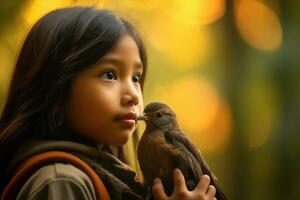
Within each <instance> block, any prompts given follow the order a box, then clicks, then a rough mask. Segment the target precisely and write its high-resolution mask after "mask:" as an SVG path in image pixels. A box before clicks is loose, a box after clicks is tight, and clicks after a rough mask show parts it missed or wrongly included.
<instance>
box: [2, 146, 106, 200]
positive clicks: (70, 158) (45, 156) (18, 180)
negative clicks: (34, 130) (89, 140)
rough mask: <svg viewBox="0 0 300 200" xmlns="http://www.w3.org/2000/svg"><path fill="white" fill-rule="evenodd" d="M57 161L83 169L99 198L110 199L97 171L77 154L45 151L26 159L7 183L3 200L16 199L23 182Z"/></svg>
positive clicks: (102, 199)
mask: <svg viewBox="0 0 300 200" xmlns="http://www.w3.org/2000/svg"><path fill="white" fill-rule="evenodd" d="M55 162H61V163H69V164H72V165H74V166H75V167H77V168H78V169H80V170H82V171H83V172H84V173H86V174H87V176H88V177H89V178H90V179H91V181H92V183H93V185H94V189H95V193H96V197H97V199H101V200H110V197H109V194H108V192H107V190H106V188H105V186H104V184H103V182H102V180H101V179H100V177H99V176H98V175H97V174H96V172H95V171H94V170H93V169H92V168H91V167H90V166H89V165H88V164H87V163H85V162H84V161H83V160H81V159H80V158H78V157H77V156H74V155H73V154H71V153H67V152H63V151H48V152H43V153H40V154H37V155H34V156H32V157H30V158H28V159H27V160H25V161H24V162H23V163H22V164H21V165H20V167H19V168H18V169H17V170H16V173H15V174H14V176H13V177H12V178H11V179H10V181H9V183H8V184H7V185H6V187H5V189H4V190H3V193H2V194H1V200H10V199H15V198H16V195H17V194H18V192H19V190H20V189H21V187H22V186H23V184H24V183H25V182H26V180H27V179H28V178H30V176H31V175H32V174H33V173H34V172H35V171H36V170H38V169H39V168H41V167H42V166H44V165H48V164H52V163H55Z"/></svg>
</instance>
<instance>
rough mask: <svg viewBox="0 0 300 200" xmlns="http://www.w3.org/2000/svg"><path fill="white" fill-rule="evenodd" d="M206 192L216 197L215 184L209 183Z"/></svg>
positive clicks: (209, 195)
mask: <svg viewBox="0 0 300 200" xmlns="http://www.w3.org/2000/svg"><path fill="white" fill-rule="evenodd" d="M206 194H207V196H208V197H214V196H215V195H216V188H215V187H214V186H213V185H209V186H208V189H207V192H206Z"/></svg>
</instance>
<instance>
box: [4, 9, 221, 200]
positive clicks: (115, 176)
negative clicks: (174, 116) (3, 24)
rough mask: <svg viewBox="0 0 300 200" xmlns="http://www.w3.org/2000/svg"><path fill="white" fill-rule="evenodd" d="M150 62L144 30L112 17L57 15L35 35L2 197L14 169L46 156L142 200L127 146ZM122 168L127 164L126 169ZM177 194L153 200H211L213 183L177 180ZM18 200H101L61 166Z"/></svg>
mask: <svg viewBox="0 0 300 200" xmlns="http://www.w3.org/2000/svg"><path fill="white" fill-rule="evenodd" d="M146 68H147V57H146V52H145V49H144V45H143V42H142V39H141V37H140V35H139V33H138V32H137V30H136V29H135V28H134V27H133V26H132V25H131V24H130V23H129V22H127V21H126V20H124V19H122V18H120V17H118V16H116V15H115V14H113V13H112V12H110V11H107V10H98V9H96V8H93V7H69V8H63V9H58V10H55V11H52V12H50V13H49V14H47V15H45V16H44V17H42V18H41V19H40V20H39V21H38V22H37V23H36V24H35V25H34V26H33V27H32V29H31V31H30V32H29V34H28V36H27V38H26V40H25V42H24V45H23V47H22V49H21V52H20V55H19V58H18V60H17V63H16V67H15V72H14V74H13V78H12V82H11V85H10V89H9V94H8V99H7V102H6V104H5V106H4V110H3V113H2V115H1V121H0V163H1V166H0V170H1V176H0V178H1V179H0V184H1V185H0V190H1V191H2V190H3V188H4V187H5V186H6V184H7V183H8V181H9V180H10V179H11V177H12V176H13V174H14V173H16V168H18V166H19V165H20V163H22V161H24V160H25V159H27V158H29V157H30V156H33V155H35V154H37V153H40V152H46V151H49V150H59V151H65V152H70V153H72V154H73V155H75V156H77V157H79V158H80V159H81V160H83V161H84V162H86V163H87V164H88V165H89V166H90V167H91V168H92V169H93V170H94V171H95V172H96V173H97V174H98V176H99V177H100V178H101V180H102V181H103V182H104V185H105V187H106V189H107V191H108V193H109V196H110V198H111V199H144V198H145V196H146V194H145V193H146V192H145V191H144V189H143V187H142V184H140V183H139V182H137V181H136V180H135V173H134V172H133V171H131V170H130V169H129V168H128V167H127V165H125V164H124V162H125V158H124V155H123V151H122V148H121V146H122V145H123V144H125V143H126V142H127V141H128V139H129V137H130V136H131V135H132V133H134V131H135V128H136V116H137V115H139V114H140V113H142V110H143V99H142V88H143V84H144V80H145V75H146ZM121 161H123V162H121ZM174 181H175V185H176V187H175V190H174V193H173V194H172V196H171V197H167V196H166V195H165V193H164V190H163V186H162V184H161V182H160V181H159V180H156V181H155V182H154V184H153V195H154V197H155V199H187V200H188V199H199V200H201V199H214V195H215V188H214V187H213V186H210V185H209V178H208V177H207V176H203V177H201V180H200V181H199V184H198V186H197V187H196V188H195V190H193V191H188V190H187V189H186V187H185V183H184V178H183V176H182V174H181V173H180V171H179V170H175V171H174ZM15 195H16V198H17V199H96V195H95V188H94V186H93V184H92V182H91V179H90V178H89V177H88V176H87V174H86V173H85V172H83V171H82V170H80V169H79V168H77V167H75V166H74V165H72V164H68V163H60V162H55V163H53V164H49V165H46V166H43V167H41V168H39V169H37V170H36V171H35V172H34V173H33V174H32V175H30V178H28V179H27V180H26V181H25V184H24V185H22V186H21V188H20V189H19V190H18V191H17V193H16V194H15Z"/></svg>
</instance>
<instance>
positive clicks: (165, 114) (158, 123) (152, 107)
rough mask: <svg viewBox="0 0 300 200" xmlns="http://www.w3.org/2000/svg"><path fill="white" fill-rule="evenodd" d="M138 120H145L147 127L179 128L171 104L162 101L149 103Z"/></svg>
mask: <svg viewBox="0 0 300 200" xmlns="http://www.w3.org/2000/svg"><path fill="white" fill-rule="evenodd" d="M137 120H144V121H145V122H146V126H147V128H154V129H171V128H178V124H177V121H176V115H175V113H174V112H173V111H172V109H171V108H170V107H169V106H167V105H166V104H163V103H160V102H153V103H150V104H148V105H147V106H146V107H145V109H144V113H142V114H141V115H139V116H138V117H137Z"/></svg>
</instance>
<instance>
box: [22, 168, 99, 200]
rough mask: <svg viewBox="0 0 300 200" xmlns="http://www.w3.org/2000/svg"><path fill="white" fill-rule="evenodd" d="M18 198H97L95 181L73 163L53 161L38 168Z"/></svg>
mask: <svg viewBox="0 0 300 200" xmlns="http://www.w3.org/2000/svg"><path fill="white" fill-rule="evenodd" d="M17 199H91V200H92V199H93V200H94V199H96V194H95V190H94V186H93V183H92V181H91V179H90V178H89V177H88V175H87V174H86V173H84V172H83V171H82V170H80V169H78V168H77V167H75V166H73V165H72V164H64V163H53V164H49V165H46V166H43V167H41V168H40V169H38V170H37V171H36V172H35V173H33V175H32V176H31V177H30V178H29V179H28V180H27V181H26V182H25V184H24V185H23V187H22V188H21V190H20V191H19V193H18V196H17Z"/></svg>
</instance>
